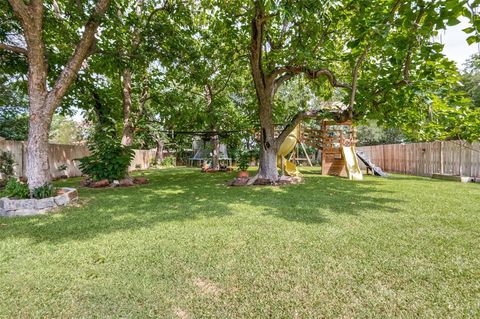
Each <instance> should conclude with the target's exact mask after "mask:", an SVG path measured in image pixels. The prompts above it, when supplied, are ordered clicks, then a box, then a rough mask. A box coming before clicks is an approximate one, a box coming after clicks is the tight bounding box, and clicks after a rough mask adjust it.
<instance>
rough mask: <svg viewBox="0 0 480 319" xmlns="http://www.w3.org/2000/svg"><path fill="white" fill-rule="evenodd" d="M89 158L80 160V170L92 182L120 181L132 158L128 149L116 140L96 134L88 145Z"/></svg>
mask: <svg viewBox="0 0 480 319" xmlns="http://www.w3.org/2000/svg"><path fill="white" fill-rule="evenodd" d="M88 149H89V150H90V152H91V155H90V156H87V157H84V158H81V159H80V170H81V171H82V173H84V174H87V175H89V176H90V177H91V178H92V179H93V180H96V181H98V180H101V179H108V180H109V181H110V182H111V181H113V180H120V179H123V178H125V176H126V175H127V173H128V166H130V162H131V161H132V159H133V157H134V152H133V150H132V149H131V148H130V147H126V146H123V145H122V144H121V143H120V142H118V141H117V140H116V139H114V138H112V137H110V136H108V135H103V136H102V135H101V134H96V136H95V137H94V139H93V140H92V142H91V143H89V145H88Z"/></svg>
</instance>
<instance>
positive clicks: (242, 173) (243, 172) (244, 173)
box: [238, 171, 250, 178]
mask: <svg viewBox="0 0 480 319" xmlns="http://www.w3.org/2000/svg"><path fill="white" fill-rule="evenodd" d="M249 177H250V175H248V172H247V171H240V172H239V173H238V178H249Z"/></svg>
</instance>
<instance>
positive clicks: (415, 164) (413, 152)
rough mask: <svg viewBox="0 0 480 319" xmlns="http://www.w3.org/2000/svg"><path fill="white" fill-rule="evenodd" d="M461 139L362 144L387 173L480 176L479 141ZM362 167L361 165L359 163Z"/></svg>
mask: <svg viewBox="0 0 480 319" xmlns="http://www.w3.org/2000/svg"><path fill="white" fill-rule="evenodd" d="M461 143H462V142H461V141H446V142H439V141H436V142H430V143H411V144H387V145H375V146H362V147H358V148H357V149H358V150H360V151H363V152H364V153H365V154H366V155H367V156H368V157H369V158H370V159H371V160H372V161H373V162H374V163H375V164H376V165H378V166H380V167H381V168H382V169H383V170H384V171H386V172H391V173H400V174H409V175H418V176H431V175H432V174H434V173H441V170H442V167H443V171H444V172H443V173H444V174H453V175H458V174H460V171H461V172H462V174H463V176H471V177H480V142H474V143H472V144H465V143H464V144H463V145H464V146H463V147H461V146H460V145H461ZM362 167H364V166H362Z"/></svg>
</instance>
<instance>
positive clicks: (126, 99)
mask: <svg viewBox="0 0 480 319" xmlns="http://www.w3.org/2000/svg"><path fill="white" fill-rule="evenodd" d="M122 78H123V79H122V80H123V87H122V89H123V133H122V145H125V146H130V145H132V142H133V130H134V128H133V123H132V119H131V113H132V72H130V70H129V69H128V68H127V69H125V70H124V71H123V74H122Z"/></svg>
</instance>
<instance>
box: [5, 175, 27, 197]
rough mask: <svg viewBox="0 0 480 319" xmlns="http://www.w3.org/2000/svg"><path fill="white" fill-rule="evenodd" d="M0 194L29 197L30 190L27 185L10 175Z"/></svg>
mask: <svg viewBox="0 0 480 319" xmlns="http://www.w3.org/2000/svg"><path fill="white" fill-rule="evenodd" d="M2 196H6V197H12V198H18V199H21V198H30V191H29V189H28V185H27V184H24V183H21V182H19V181H18V180H17V179H16V178H13V177H10V178H9V179H8V181H7V184H6V185H5V189H4V190H3V192H2Z"/></svg>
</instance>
